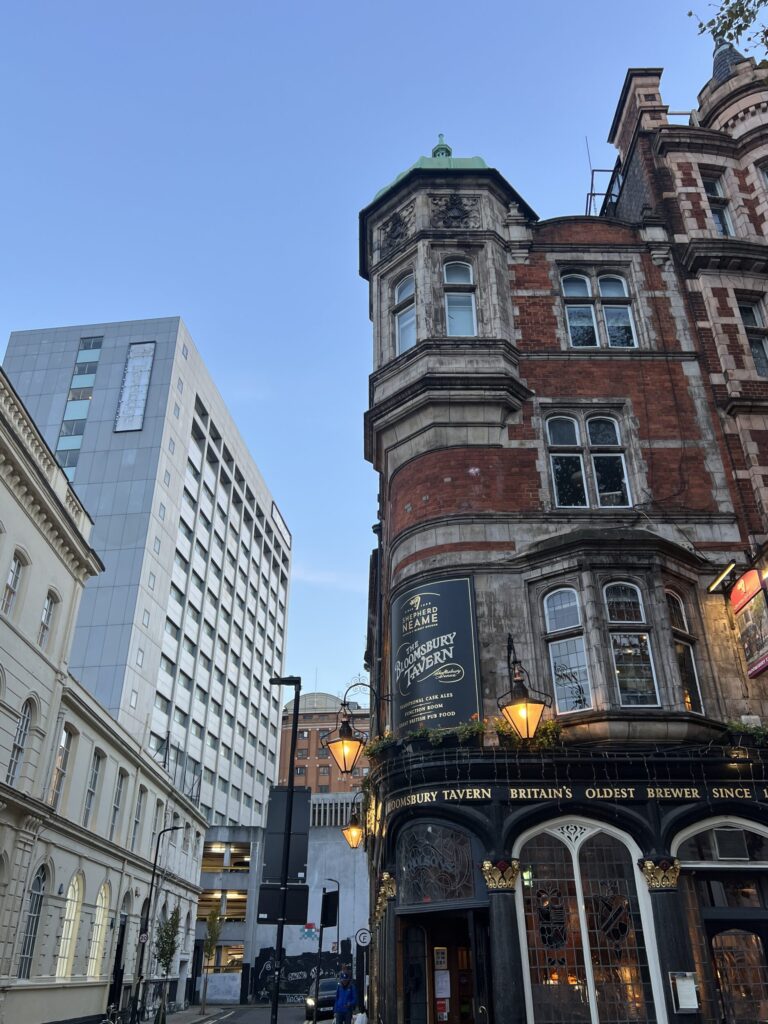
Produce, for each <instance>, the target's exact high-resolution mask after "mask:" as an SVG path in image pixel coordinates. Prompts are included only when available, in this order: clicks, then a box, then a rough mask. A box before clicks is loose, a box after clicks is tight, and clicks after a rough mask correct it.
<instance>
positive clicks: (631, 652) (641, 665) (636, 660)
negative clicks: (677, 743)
mask: <svg viewBox="0 0 768 1024" xmlns="http://www.w3.org/2000/svg"><path fill="white" fill-rule="evenodd" d="M604 595H605V607H606V612H607V618H608V623H609V631H610V637H611V655H612V657H613V668H614V672H615V673H616V684H617V686H618V690H619V701H620V703H621V706H622V707H658V706H659V692H658V689H657V688H656V673H655V671H654V667H653V656H652V654H651V641H650V637H649V634H648V633H647V632H646V631H645V630H634V629H632V630H628V629H616V628H615V626H624V625H625V624H627V623H637V624H642V623H644V622H645V613H644V611H643V600H642V597H641V596H640V591H639V590H638V588H637V587H636V586H635V585H634V584H633V583H609V584H608V585H607V586H606V587H605V590H604Z"/></svg>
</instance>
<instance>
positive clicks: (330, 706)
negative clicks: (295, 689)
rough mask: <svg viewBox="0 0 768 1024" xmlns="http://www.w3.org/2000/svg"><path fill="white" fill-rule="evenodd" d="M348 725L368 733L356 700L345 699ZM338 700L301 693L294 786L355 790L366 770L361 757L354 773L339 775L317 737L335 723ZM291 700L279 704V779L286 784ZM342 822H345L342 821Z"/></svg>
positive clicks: (327, 695)
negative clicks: (346, 701)
mask: <svg viewBox="0 0 768 1024" xmlns="http://www.w3.org/2000/svg"><path fill="white" fill-rule="evenodd" d="M348 706H349V709H350V712H351V719H350V720H351V723H352V727H353V728H354V729H355V731H356V732H360V733H362V734H366V735H367V733H368V728H369V716H370V712H369V709H368V708H361V707H360V705H359V704H358V703H356V702H355V701H351V702H350V703H349V705H348ZM340 707H341V700H340V698H339V697H334V696H333V695H332V694H330V693H305V694H302V697H301V705H300V708H299V735H298V737H297V740H296V762H295V764H294V772H295V781H296V785H297V786H309V788H310V789H311V790H312V793H313V794H322V793H349V792H350V790H357V789H359V788H360V784H361V782H362V780H363V777H364V776H366V775H367V774H368V760H367V758H365V757H362V758H361V759H360V761H359V762H358V764H357V765H356V767H355V769H354V773H353V774H352V775H351V776H349V775H342V774H341V772H340V771H339V769H338V768H337V767H336V763H335V762H334V760H333V758H332V757H331V756H330V755H329V753H328V751H327V750H326V749H325V747H323V746H322V745H321V740H322V739H323V737H324V736H326V735H328V733H331V732H333V731H334V730H335V729H336V727H337V726H338V718H339V709H340ZM292 718H293V701H292V700H290V701H288V703H287V704H286V705H285V707H284V708H283V717H282V726H281V729H282V732H281V737H280V761H279V783H278V785H280V786H287V785H288V761H289V758H290V756H291V722H292ZM345 823H346V822H345Z"/></svg>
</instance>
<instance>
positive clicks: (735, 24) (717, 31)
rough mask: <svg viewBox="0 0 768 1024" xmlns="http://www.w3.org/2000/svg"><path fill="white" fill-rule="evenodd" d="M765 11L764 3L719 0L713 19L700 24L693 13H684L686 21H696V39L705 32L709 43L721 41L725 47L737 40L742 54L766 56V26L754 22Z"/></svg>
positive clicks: (760, 0) (758, 0) (767, 3)
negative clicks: (713, 40)
mask: <svg viewBox="0 0 768 1024" xmlns="http://www.w3.org/2000/svg"><path fill="white" fill-rule="evenodd" d="M766 7H768V0H722V2H721V3H720V6H719V8H718V9H717V13H716V14H715V16H714V17H713V18H709V19H708V20H707V21H702V20H701V18H700V17H699V16H698V14H694V12H693V11H688V17H689V18H695V19H696V23H697V25H698V29H699V35H702V34H703V33H705V32H708V33H709V34H710V35H711V36H712V37H713V39H724V40H725V41H726V42H728V43H736V42H738V41H739V40H740V39H741V41H742V42H741V45H742V46H743V48H744V49H745V50H754V49H756V48H757V49H761V50H762V51H763V52H764V53H766V52H768V26H766V25H765V24H762V23H761V21H760V20H758V19H759V18H760V17H761V12H763V11H764V10H765V8H766Z"/></svg>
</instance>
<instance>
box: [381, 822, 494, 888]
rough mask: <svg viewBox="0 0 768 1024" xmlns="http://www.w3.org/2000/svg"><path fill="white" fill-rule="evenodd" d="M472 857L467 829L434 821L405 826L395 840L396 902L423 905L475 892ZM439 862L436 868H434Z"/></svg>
mask: <svg viewBox="0 0 768 1024" xmlns="http://www.w3.org/2000/svg"><path fill="white" fill-rule="evenodd" d="M474 862H475V858H474V857H473V855H472V843H471V840H470V837H469V835H468V834H467V833H466V832H463V831H461V830H460V829H457V828H451V827H450V826H448V825H439V824H437V823H436V822H429V823H427V822H419V823H418V824H414V825H409V826H408V827H407V828H404V829H403V830H402V832H401V833H400V835H399V836H398V839H397V901H398V903H399V904H400V905H401V906H422V905H423V904H425V903H439V902H442V901H444V900H461V899H472V898H473V897H474V895H475V869H474ZM436 865H439V870H436Z"/></svg>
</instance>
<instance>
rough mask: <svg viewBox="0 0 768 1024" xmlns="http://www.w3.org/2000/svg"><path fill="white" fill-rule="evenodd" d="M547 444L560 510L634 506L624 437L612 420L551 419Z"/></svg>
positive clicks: (548, 423) (597, 417)
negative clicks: (583, 441)
mask: <svg viewBox="0 0 768 1024" xmlns="http://www.w3.org/2000/svg"><path fill="white" fill-rule="evenodd" d="M582 436H583V437H585V439H586V443H585V444H582V441H581V438H582ZM547 441H548V446H549V461H550V468H551V471H552V484H553V490H554V498H555V505H556V506H557V507H558V508H589V507H590V506H592V507H593V508H594V507H595V506H596V507H598V508H626V507H627V506H628V505H630V504H631V498H630V491H629V483H628V480H627V467H626V462H625V459H624V452H623V449H622V443H621V433H620V431H619V424H618V423H617V421H616V420H615V419H614V418H613V417H612V416H589V417H588V418H585V417H584V416H583V414H582V415H580V416H579V418H578V419H577V418H576V417H575V416H551V417H550V418H549V419H548V420H547Z"/></svg>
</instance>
